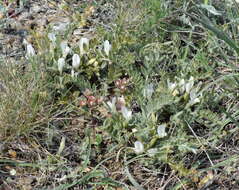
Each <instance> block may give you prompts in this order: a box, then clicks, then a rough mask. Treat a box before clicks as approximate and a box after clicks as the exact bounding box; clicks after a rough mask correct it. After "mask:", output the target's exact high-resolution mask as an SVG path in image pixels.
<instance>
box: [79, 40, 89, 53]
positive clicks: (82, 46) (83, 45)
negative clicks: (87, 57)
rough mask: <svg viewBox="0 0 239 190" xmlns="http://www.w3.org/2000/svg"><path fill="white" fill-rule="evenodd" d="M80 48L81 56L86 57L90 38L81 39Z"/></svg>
mask: <svg viewBox="0 0 239 190" xmlns="http://www.w3.org/2000/svg"><path fill="white" fill-rule="evenodd" d="M79 46H80V54H81V55H84V54H85V53H86V51H85V48H86V49H88V48H89V39H88V38H81V39H80V42H79Z"/></svg>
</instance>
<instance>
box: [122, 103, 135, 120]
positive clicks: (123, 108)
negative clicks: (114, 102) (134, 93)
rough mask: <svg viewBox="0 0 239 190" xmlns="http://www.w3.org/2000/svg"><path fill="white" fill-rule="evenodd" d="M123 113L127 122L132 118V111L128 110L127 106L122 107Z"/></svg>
mask: <svg viewBox="0 0 239 190" xmlns="http://www.w3.org/2000/svg"><path fill="white" fill-rule="evenodd" d="M121 113H122V115H123V117H124V118H125V119H126V120H127V121H129V120H130V119H131V118H132V111H130V110H128V109H127V108H126V107H125V106H122V107H121Z"/></svg>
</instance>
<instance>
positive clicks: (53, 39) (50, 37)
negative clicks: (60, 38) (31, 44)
mask: <svg viewBox="0 0 239 190" xmlns="http://www.w3.org/2000/svg"><path fill="white" fill-rule="evenodd" d="M47 36H48V38H49V40H50V41H51V42H52V43H53V44H55V43H56V35H55V34H54V33H49V34H48V35H47Z"/></svg>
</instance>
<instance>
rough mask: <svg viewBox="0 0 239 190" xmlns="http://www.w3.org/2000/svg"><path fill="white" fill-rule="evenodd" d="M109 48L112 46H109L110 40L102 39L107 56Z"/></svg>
mask: <svg viewBox="0 0 239 190" xmlns="http://www.w3.org/2000/svg"><path fill="white" fill-rule="evenodd" d="M111 48H112V46H111V44H110V42H109V41H108V40H105V41H104V52H105V54H106V55H107V56H109V54H110V50H111Z"/></svg>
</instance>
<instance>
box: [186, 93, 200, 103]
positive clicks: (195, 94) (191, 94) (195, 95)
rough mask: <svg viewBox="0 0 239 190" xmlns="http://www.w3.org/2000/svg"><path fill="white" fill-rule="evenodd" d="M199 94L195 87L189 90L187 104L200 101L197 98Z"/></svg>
mask: <svg viewBox="0 0 239 190" xmlns="http://www.w3.org/2000/svg"><path fill="white" fill-rule="evenodd" d="M198 96H199V94H197V89H194V90H191V91H190V101H189V104H191V105H193V104H196V103H199V102H200V99H199V98H198Z"/></svg>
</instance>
